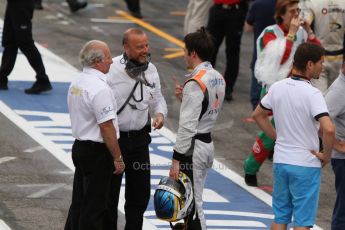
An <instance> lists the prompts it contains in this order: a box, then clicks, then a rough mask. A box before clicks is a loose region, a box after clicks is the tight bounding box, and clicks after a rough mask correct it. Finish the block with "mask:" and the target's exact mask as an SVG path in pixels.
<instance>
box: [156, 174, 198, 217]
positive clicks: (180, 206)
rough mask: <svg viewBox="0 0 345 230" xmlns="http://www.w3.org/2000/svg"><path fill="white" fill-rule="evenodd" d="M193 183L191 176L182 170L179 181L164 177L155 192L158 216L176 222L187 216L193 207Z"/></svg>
mask: <svg viewBox="0 0 345 230" xmlns="http://www.w3.org/2000/svg"><path fill="white" fill-rule="evenodd" d="M193 199H194V194H193V185H192V182H191V180H190V179H189V177H188V176H187V175H186V174H184V173H182V172H180V174H179V178H178V180H177V181H175V180H174V179H172V178H170V177H163V178H162V179H161V180H160V182H159V184H158V187H157V189H156V191H155V194H154V207H155V212H156V216H157V218H159V219H161V220H165V221H169V222H175V221H178V220H181V219H183V218H185V217H186V216H187V215H188V214H189V213H190V212H191V211H192V209H193V205H194V202H193Z"/></svg>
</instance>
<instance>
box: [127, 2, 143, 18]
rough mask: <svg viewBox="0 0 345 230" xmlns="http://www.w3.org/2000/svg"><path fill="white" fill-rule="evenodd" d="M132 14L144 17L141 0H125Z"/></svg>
mask: <svg viewBox="0 0 345 230" xmlns="http://www.w3.org/2000/svg"><path fill="white" fill-rule="evenodd" d="M125 2H126V4H127V8H128V10H129V12H130V13H131V15H132V16H133V17H136V18H143V16H142V14H141V10H140V0H125Z"/></svg>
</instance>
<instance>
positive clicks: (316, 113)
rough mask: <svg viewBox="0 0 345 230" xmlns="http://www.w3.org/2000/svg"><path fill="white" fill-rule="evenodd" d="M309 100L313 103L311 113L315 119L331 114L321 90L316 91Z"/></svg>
mask: <svg viewBox="0 0 345 230" xmlns="http://www.w3.org/2000/svg"><path fill="white" fill-rule="evenodd" d="M309 101H310V105H311V114H312V116H313V117H314V118H315V120H319V118H321V117H323V116H328V115H329V114H328V109H327V105H326V101H325V99H324V97H323V95H322V93H321V91H320V90H317V91H315V92H314V93H313V94H312V96H311V98H310V100H309Z"/></svg>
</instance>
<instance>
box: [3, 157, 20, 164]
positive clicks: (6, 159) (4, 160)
mask: <svg viewBox="0 0 345 230" xmlns="http://www.w3.org/2000/svg"><path fill="white" fill-rule="evenodd" d="M14 159H16V157H1V158H0V164H2V163H5V162H8V161H11V160H14Z"/></svg>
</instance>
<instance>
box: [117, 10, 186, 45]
mask: <svg viewBox="0 0 345 230" xmlns="http://www.w3.org/2000/svg"><path fill="white" fill-rule="evenodd" d="M115 12H116V13H117V14H119V15H120V16H122V17H124V18H127V19H129V20H131V21H132V22H134V23H136V24H138V25H139V26H142V27H144V28H145V29H147V30H149V31H151V32H152V33H155V34H156V35H158V36H160V37H162V38H164V39H166V40H168V41H169V42H171V43H174V44H175V45H177V46H179V47H181V48H184V43H183V41H181V40H179V39H177V38H175V37H173V36H171V35H170V34H167V33H165V32H163V31H161V30H160V29H158V28H156V27H154V26H152V25H151V24H149V23H147V22H144V21H143V20H141V19H138V18H136V17H133V16H132V15H130V14H128V13H126V12H124V11H122V10H116V11H115Z"/></svg>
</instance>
